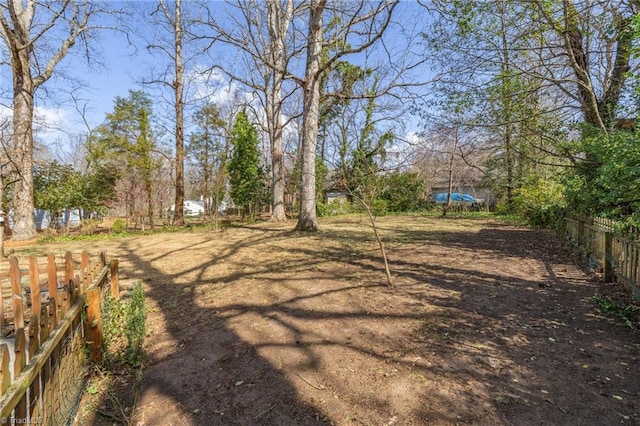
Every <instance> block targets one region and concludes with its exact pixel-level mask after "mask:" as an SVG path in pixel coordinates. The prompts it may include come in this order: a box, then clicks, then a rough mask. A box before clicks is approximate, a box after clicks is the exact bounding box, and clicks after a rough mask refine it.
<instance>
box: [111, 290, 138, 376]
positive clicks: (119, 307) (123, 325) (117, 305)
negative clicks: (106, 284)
mask: <svg viewBox="0 0 640 426" xmlns="http://www.w3.org/2000/svg"><path fill="white" fill-rule="evenodd" d="M146 321H147V307H146V303H145V295H144V289H143V288H142V285H141V284H140V283H138V284H136V286H135V287H134V288H133V290H132V291H131V294H130V296H129V298H128V299H124V300H121V299H116V298H113V297H109V298H108V299H107V300H106V302H105V306H104V312H103V337H104V348H103V350H104V361H105V364H106V365H114V366H130V367H139V366H140V365H142V363H143V362H144V360H145V358H146V354H145V352H144V349H143V343H144V338H145V335H146Z"/></svg>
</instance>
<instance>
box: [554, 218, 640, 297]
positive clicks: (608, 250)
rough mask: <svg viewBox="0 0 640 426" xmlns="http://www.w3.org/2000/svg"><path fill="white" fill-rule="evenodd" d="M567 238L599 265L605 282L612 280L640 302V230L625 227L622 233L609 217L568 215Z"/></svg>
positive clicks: (566, 222) (566, 221)
mask: <svg viewBox="0 0 640 426" xmlns="http://www.w3.org/2000/svg"><path fill="white" fill-rule="evenodd" d="M565 225H566V233H565V234H566V236H567V238H569V239H570V240H571V241H572V242H573V243H575V244H576V245H578V246H580V247H582V249H583V250H585V251H586V253H587V254H588V255H589V256H590V257H591V258H592V259H594V260H596V261H597V262H598V264H599V265H600V267H601V268H602V272H603V279H604V281H605V282H612V281H614V279H615V278H617V279H618V280H619V281H621V282H623V283H624V284H625V285H627V287H628V288H629V289H630V290H631V291H632V294H633V297H634V298H636V299H640V273H639V271H638V270H639V269H640V231H639V230H638V229H637V228H635V227H626V228H624V229H623V230H622V231H619V229H621V228H620V227H619V226H617V224H616V222H615V221H614V220H612V219H608V218H591V217H587V216H567V218H566V220H565Z"/></svg>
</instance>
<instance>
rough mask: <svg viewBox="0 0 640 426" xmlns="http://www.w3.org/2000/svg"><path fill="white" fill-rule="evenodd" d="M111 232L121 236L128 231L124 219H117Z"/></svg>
mask: <svg viewBox="0 0 640 426" xmlns="http://www.w3.org/2000/svg"><path fill="white" fill-rule="evenodd" d="M111 230H112V231H113V232H114V233H116V234H120V233H122V232H124V231H126V230H127V222H125V221H124V220H123V219H116V220H114V221H113V225H111Z"/></svg>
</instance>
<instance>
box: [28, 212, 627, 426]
mask: <svg viewBox="0 0 640 426" xmlns="http://www.w3.org/2000/svg"><path fill="white" fill-rule="evenodd" d="M378 221H379V226H380V231H381V234H382V237H383V238H384V240H385V244H386V245H387V247H388V251H389V258H390V263H391V270H392V274H393V275H394V279H395V283H396V288H395V289H390V288H388V287H387V286H386V285H385V276H384V272H383V270H382V262H381V258H380V255H379V252H378V251H377V249H376V242H375V239H374V236H373V234H372V232H371V229H370V228H369V226H368V225H367V221H366V219H364V218H361V217H357V216H353V217H348V218H341V219H335V220H333V219H332V220H325V221H323V222H321V228H322V231H321V232H319V233H314V234H301V233H295V232H292V231H291V228H292V227H293V224H286V225H276V224H271V223H259V224H255V225H251V226H246V227H234V228H221V229H220V230H219V231H204V230H201V231H190V232H181V233H171V234H164V235H161V234H158V235H151V236H144V237H128V238H124V239H122V240H108V241H104V242H99V243H97V242H76V243H69V244H66V243H65V244H56V245H43V246H38V247H35V248H34V247H32V248H31V249H30V250H31V252H30V253H33V252H34V251H37V252H39V253H40V254H45V253H47V252H48V251H53V252H54V253H59V252H64V251H66V250H69V249H70V250H72V251H74V252H80V251H81V250H82V249H85V248H86V249H88V250H89V251H90V252H92V253H96V252H98V251H100V250H106V251H107V253H108V256H110V257H117V258H119V259H120V265H121V275H122V276H123V279H143V280H144V281H145V283H146V284H145V289H146V291H147V298H148V303H149V306H150V308H151V311H150V313H149V322H150V330H149V331H150V335H149V338H148V340H147V344H146V348H147V351H148V354H149V357H150V362H149V364H148V365H147V366H146V367H145V369H144V376H145V381H144V385H143V389H142V394H141V399H140V402H139V404H138V406H137V408H136V410H135V412H134V419H135V421H136V422H137V423H138V424H141V425H142V424H144V425H156V424H158V425H160V424H176V425H192V424H193V425H200V424H202V425H215V424H219V425H229V424H243V425H251V424H269V425H271V424H273V425H285V424H287V425H288V424H296V425H300V424H301V425H304V424H309V425H311V424H336V425H343V424H371V425H392V424H398V425H400V424H402V425H412V424H414V425H422V424H429V425H440V424H442V425H445V424H474V425H496V424H504V425H511V424H567V425H572V424H575V425H579V424H585V425H586V424H594V422H595V423H597V424H600V425H608V424H620V423H623V424H638V423H639V422H640V415H639V410H638V405H637V402H636V401H637V395H638V394H639V393H640V377H639V376H640V373H639V372H638V369H637V362H638V357H639V355H640V349H639V347H638V343H637V342H638V339H637V332H636V331H634V330H631V329H629V328H627V327H625V326H624V325H619V324H617V323H613V322H611V321H608V320H607V319H606V318H603V317H602V315H599V312H598V311H597V309H596V308H595V306H594V305H593V304H592V303H591V302H590V301H589V298H590V297H591V296H593V295H594V294H596V293H597V292H598V291H599V289H600V288H601V287H600V286H601V284H599V283H598V282H596V281H594V280H593V279H592V278H591V277H589V276H586V275H585V274H584V273H583V272H582V271H581V270H580V269H579V268H578V267H577V266H576V265H575V263H574V262H573V257H572V256H571V254H570V253H568V252H566V251H565V250H563V249H562V244H561V242H560V241H559V240H558V239H557V238H555V237H554V236H552V235H549V234H547V233H544V232H541V231H534V230H530V229H527V228H517V227H512V226H507V225H503V224H501V223H499V222H496V221H493V220H490V219H474V218H461V219H454V218H446V219H441V218H427V217H419V216H404V217H384V218H380V219H378ZM92 422H94V424H99V420H96V419H93V420H92ZM105 424H106V423H105Z"/></svg>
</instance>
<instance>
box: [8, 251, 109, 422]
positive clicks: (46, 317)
mask: <svg viewBox="0 0 640 426" xmlns="http://www.w3.org/2000/svg"><path fill="white" fill-rule="evenodd" d="M0 284H1V285H2V289H3V291H2V292H0V310H1V311H0V326H1V327H0V328H1V329H2V344H1V345H0V422H2V423H8V424H25V423H26V424H34V423H36V424H44V425H62V424H67V423H68V421H69V418H70V416H71V415H72V414H73V410H74V408H75V407H76V404H77V402H78V400H79V398H80V396H81V393H82V387H83V380H84V376H85V374H84V373H85V369H86V366H87V362H88V361H92V360H99V359H100V357H101V354H102V352H101V349H102V348H101V347H102V318H101V305H102V303H101V302H102V300H104V298H105V297H107V296H108V295H112V296H114V297H117V295H118V262H117V261H116V260H112V261H111V262H109V263H107V261H106V259H105V256H104V254H101V255H100V256H99V257H98V258H97V259H90V258H89V255H88V254H87V253H86V252H84V253H82V256H81V260H80V261H79V262H76V261H74V260H73V258H72V256H71V254H70V253H67V254H66V255H65V257H64V259H62V260H61V261H60V262H59V263H58V262H56V259H55V257H54V256H53V255H49V257H48V258H47V259H46V266H43V265H40V264H39V263H38V260H37V259H36V258H35V257H33V256H32V257H31V258H30V259H29V267H28V268H25V269H21V268H20V265H19V264H18V260H17V259H16V258H11V259H10V260H9V272H8V273H5V274H0Z"/></svg>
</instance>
